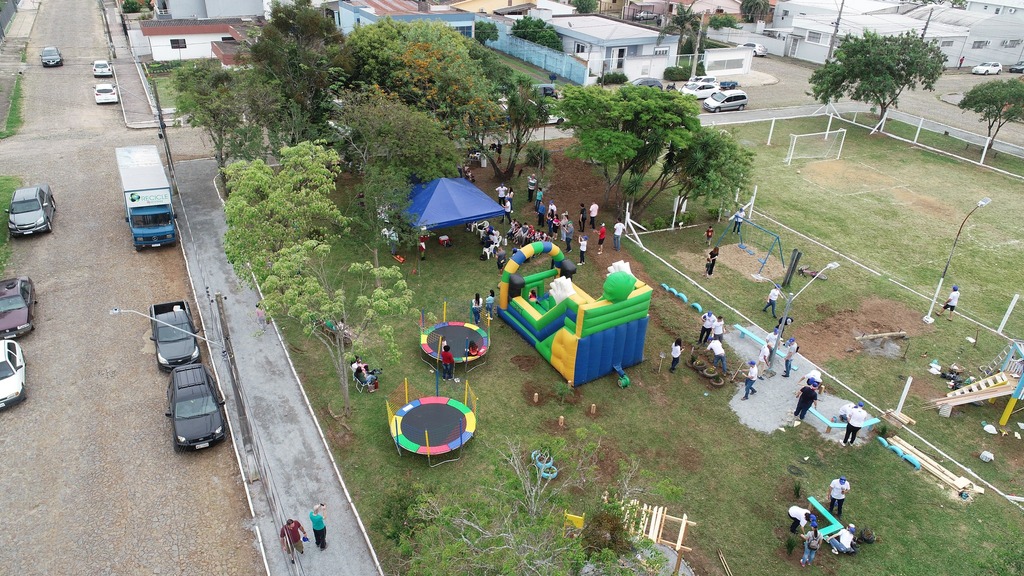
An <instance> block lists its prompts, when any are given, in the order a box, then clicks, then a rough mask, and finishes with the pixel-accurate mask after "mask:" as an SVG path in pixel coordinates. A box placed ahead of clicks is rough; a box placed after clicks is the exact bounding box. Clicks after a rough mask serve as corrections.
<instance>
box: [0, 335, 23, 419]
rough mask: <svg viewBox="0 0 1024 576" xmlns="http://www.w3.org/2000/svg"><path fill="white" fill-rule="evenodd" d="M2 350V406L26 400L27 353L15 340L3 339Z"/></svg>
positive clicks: (0, 394) (0, 377) (0, 353)
mask: <svg viewBox="0 0 1024 576" xmlns="http://www.w3.org/2000/svg"><path fill="white" fill-rule="evenodd" d="M2 342H3V344H2V346H3V350H2V351H0V408H6V407H8V406H13V405H15V404H17V403H18V402H21V401H23V400H25V355H24V353H23V352H22V351H21V346H19V345H18V343H17V342H15V341H14V340H3V341H2Z"/></svg>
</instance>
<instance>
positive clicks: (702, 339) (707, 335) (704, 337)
mask: <svg viewBox="0 0 1024 576" xmlns="http://www.w3.org/2000/svg"><path fill="white" fill-rule="evenodd" d="M717 320H718V318H715V314H714V313H713V312H712V311H711V310H708V311H707V312H705V313H704V314H703V315H702V316H701V317H700V336H697V344H707V343H708V341H709V340H711V329H712V328H714V327H715V321H717Z"/></svg>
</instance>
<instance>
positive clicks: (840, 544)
mask: <svg viewBox="0 0 1024 576" xmlns="http://www.w3.org/2000/svg"><path fill="white" fill-rule="evenodd" d="M856 533H857V527H856V526H854V525H853V524H850V525H849V526H847V527H846V530H841V531H840V532H839V534H836V535H835V536H833V537H831V538H829V539H828V543H829V544H831V545H832V553H833V554H856V553H857V547H856V546H855V545H854V544H853V540H854V536H855V535H856Z"/></svg>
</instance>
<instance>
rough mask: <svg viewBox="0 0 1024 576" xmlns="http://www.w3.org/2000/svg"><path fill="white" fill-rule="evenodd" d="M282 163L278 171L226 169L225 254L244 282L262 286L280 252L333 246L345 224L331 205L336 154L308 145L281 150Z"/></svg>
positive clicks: (258, 166) (261, 165)
mask: <svg viewBox="0 0 1024 576" xmlns="http://www.w3.org/2000/svg"><path fill="white" fill-rule="evenodd" d="M278 157H279V159H280V163H281V166H280V168H279V169H276V170H275V169H274V168H272V167H270V166H268V165H267V164H266V163H265V162H264V161H263V160H256V161H253V162H236V163H234V164H231V165H230V166H228V167H227V168H226V169H225V175H226V181H227V188H228V191H229V192H230V195H229V196H228V200H227V202H226V204H225V206H224V214H225V217H226V219H227V224H228V231H227V233H226V234H225V235H224V252H225V254H226V255H227V258H228V261H229V262H231V265H232V266H234V268H235V273H236V274H237V275H238V277H239V278H241V279H242V280H243V281H250V280H251V277H252V276H255V280H256V281H257V282H262V281H263V280H264V279H265V278H266V276H267V275H268V274H269V271H270V264H271V263H272V262H273V261H274V260H275V258H276V257H277V253H278V252H280V251H281V250H283V249H285V248H287V247H289V246H294V245H296V244H299V243H301V242H304V241H306V240H309V239H315V240H321V241H326V242H329V241H330V240H331V239H333V238H336V237H337V236H338V235H339V234H340V233H341V232H342V231H343V230H344V228H345V226H346V224H347V219H346V218H345V217H344V216H342V214H341V212H340V211H339V210H338V206H337V205H336V204H335V203H334V201H333V200H332V199H331V195H332V194H333V193H334V189H335V182H336V181H337V178H338V175H339V173H340V169H339V167H338V154H337V152H335V151H334V150H329V149H325V148H323V147H322V146H318V145H314V144H311V143H309V142H304V143H302V144H299V145H298V146H293V147H287V148H282V149H281V151H280V153H279V155H278Z"/></svg>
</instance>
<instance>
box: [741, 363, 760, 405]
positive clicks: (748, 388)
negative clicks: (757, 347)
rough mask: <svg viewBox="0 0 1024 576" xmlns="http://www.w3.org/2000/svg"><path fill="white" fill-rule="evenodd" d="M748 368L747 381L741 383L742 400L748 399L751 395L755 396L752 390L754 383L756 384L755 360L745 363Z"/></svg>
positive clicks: (754, 391)
mask: <svg viewBox="0 0 1024 576" xmlns="http://www.w3.org/2000/svg"><path fill="white" fill-rule="evenodd" d="M747 366H750V368H749V369H748V370H747V379H746V380H744V381H743V398H742V399H743V400H746V399H747V398H750V395H751V394H757V390H754V383H755V382H757V360H751V361H750V362H747Z"/></svg>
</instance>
